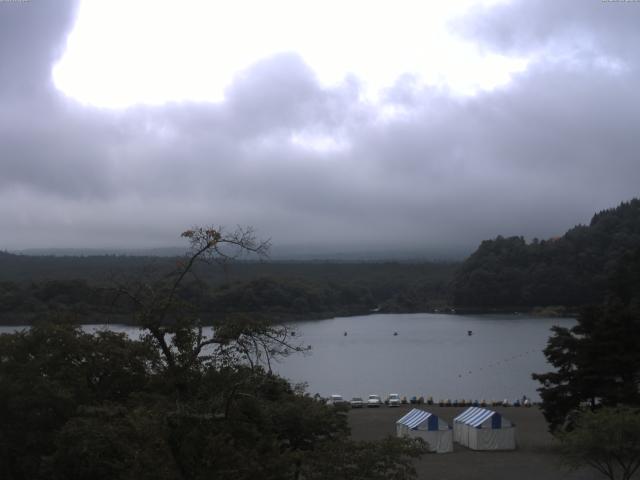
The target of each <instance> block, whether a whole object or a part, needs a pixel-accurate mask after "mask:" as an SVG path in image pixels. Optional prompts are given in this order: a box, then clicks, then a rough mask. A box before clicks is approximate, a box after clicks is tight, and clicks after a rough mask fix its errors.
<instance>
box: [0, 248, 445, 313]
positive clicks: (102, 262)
mask: <svg viewBox="0 0 640 480" xmlns="http://www.w3.org/2000/svg"><path fill="white" fill-rule="evenodd" d="M182 260H183V259H181V258H176V257H172V258H168V257H164V258H163V257H128V256H109V255H101V256H88V257H54V256H43V257H34V256H26V255H13V254H9V253H0V323H4V324H15V323H20V324H23V323H31V322H32V321H33V320H34V319H36V318H38V317H39V316H41V315H42V314H44V313H49V314H54V315H60V314H64V315H65V316H66V317H68V316H69V315H75V316H77V317H78V319H79V321H80V318H82V319H83V320H82V321H84V322H86V321H87V319H88V318H89V319H91V320H90V321H92V322H96V323H102V322H106V321H116V322H131V321H132V319H131V315H130V313H131V305H130V304H129V303H128V302H127V301H126V299H124V298H121V297H119V296H118V294H117V292H118V288H119V286H122V285H127V284H129V283H131V282H132V281H134V280H135V281H137V280H140V279H145V280H146V281H147V282H148V283H153V282H154V281H157V279H160V278H162V277H163V276H165V275H167V274H168V273H170V272H172V271H173V270H175V268H176V266H177V265H179V263H180V262H181V261H182ZM456 267H457V264H453V263H431V262H420V263H404V262H362V263H350V262H282V261H280V262H269V261H265V262H257V261H251V262H250V261H239V262H234V263H232V264H227V265H224V268H205V267H203V266H198V268H194V271H195V272H196V275H195V276H194V277H193V278H192V279H190V281H188V282H184V284H183V285H181V290H180V292H179V293H180V295H181V298H183V299H184V300H185V301H188V302H189V303H190V304H192V305H195V306H196V308H198V309H199V310H200V313H201V317H202V318H203V319H204V320H205V321H208V320H213V319H214V318H216V317H219V316H223V315H228V314H251V315H261V316H263V317H267V318H270V319H273V320H278V321H287V320H297V319H313V318H327V317H331V316H336V315H353V314H363V313H369V312H371V311H372V310H375V311H381V312H419V311H430V310H433V309H441V308H443V307H445V306H446V305H448V304H449V303H450V299H449V297H448V285H449V283H450V282H451V279H452V278H453V273H454V271H455V268H456Z"/></svg>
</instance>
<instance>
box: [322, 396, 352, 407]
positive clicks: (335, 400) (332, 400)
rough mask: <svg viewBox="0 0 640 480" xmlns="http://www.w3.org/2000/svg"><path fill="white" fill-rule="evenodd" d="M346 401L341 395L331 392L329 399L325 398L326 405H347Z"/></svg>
mask: <svg viewBox="0 0 640 480" xmlns="http://www.w3.org/2000/svg"><path fill="white" fill-rule="evenodd" d="M347 404H348V402H347V401H346V400H345V399H344V398H342V395H338V394H333V395H331V397H329V400H327V405H333V406H334V407H339V406H341V405H347Z"/></svg>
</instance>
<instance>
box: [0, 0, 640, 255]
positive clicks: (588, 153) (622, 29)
mask: <svg viewBox="0 0 640 480" xmlns="http://www.w3.org/2000/svg"><path fill="white" fill-rule="evenodd" d="M228 4H233V6H229V5H228ZM638 25H640V2H613V1H601V0H556V1H542V0H540V1H536V0H523V1H485V2H479V3H478V4H475V3H474V2H472V1H466V0H460V1H458V2H451V3H449V2H423V1H417V2H411V1H395V2H385V1H379V2H371V1H368V2H364V1H363V2H359V1H353V2H351V3H348V4H347V2H344V1H343V2H336V1H328V0H326V1H320V2H311V1H308V2H301V1H295V2H294V1H290V0H289V1H288V0H274V1H273V2H250V1H246V0H245V1H238V2H235V1H234V2H227V1H225V2H214V1H213V0H212V1H210V2H202V1H201V2H198V1H194V2H192V3H189V2H185V1H175V2H163V1H160V0H156V1H153V2H149V1H146V2H145V1H141V2H139V3H134V2H121V1H117V0H114V1H110V2H101V3H96V2H93V3H81V4H78V3H76V2H70V1H62V0H55V1H54V0H50V1H47V0H31V1H13V2H7V1H0V227H1V228H0V249H10V250H11V249H22V248H32V247H40V248H46V247H95V248H104V247H158V246H169V245H180V244H181V243H180V239H179V234H180V232H181V231H183V230H184V229H186V228H188V227H190V226H192V225H200V224H213V225H228V226H234V225H236V224H242V225H252V226H254V227H255V228H256V229H257V230H258V232H259V234H260V235H261V236H263V237H271V238H272V240H273V243H274V244H275V245H276V246H281V247H282V246H287V245H299V246H307V247H309V248H312V249H314V248H317V249H323V250H325V251H347V250H350V251H353V250H357V249H366V250H389V249H391V250H398V251H399V250H403V249H405V250H406V249H411V250H415V249H420V250H424V251H426V252H434V255H436V254H439V253H438V252H440V253H441V252H445V251H448V250H449V249H452V250H455V251H458V252H460V251H463V252H470V251H472V250H473V249H474V248H475V247H476V246H477V244H478V243H479V242H480V241H481V240H482V239H485V238H493V237H495V236H496V235H498V234H502V235H524V236H525V237H527V238H533V237H539V238H547V237H550V236H555V235H560V234H562V233H564V231H566V230H567V229H568V228H570V227H571V226H573V225H575V224H577V223H586V222H588V221H589V219H590V217H591V215H592V214H593V213H594V212H595V211H597V210H601V209H604V208H610V207H614V206H616V205H617V204H618V203H620V202H621V201H624V200H629V199H631V198H633V197H634V196H638V190H639V186H640V157H639V153H638V152H640V69H639V67H640V47H639V46H640V28H638Z"/></svg>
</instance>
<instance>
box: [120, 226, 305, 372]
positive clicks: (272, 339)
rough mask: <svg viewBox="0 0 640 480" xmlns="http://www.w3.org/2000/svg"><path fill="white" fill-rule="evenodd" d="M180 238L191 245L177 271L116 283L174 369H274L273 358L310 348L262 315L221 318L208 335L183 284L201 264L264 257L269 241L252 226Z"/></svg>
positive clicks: (202, 230)
mask: <svg viewBox="0 0 640 480" xmlns="http://www.w3.org/2000/svg"><path fill="white" fill-rule="evenodd" d="M181 236H182V237H183V238H185V239H187V240H188V241H189V246H190V248H189V251H188V252H187V253H186V254H185V256H184V258H183V259H182V260H181V261H179V262H178V264H177V267H176V269H175V270H174V271H172V272H170V273H169V274H165V275H163V276H158V277H156V278H152V279H148V280H140V279H137V280H134V281H130V282H128V283H119V284H118V285H117V287H116V292H117V296H118V297H126V298H128V299H129V300H130V301H131V303H132V305H133V307H134V311H135V315H136V319H137V321H138V323H139V324H140V326H141V327H142V329H144V330H145V331H146V332H147V336H148V338H149V339H150V340H151V341H152V342H154V343H155V344H156V345H157V347H158V348H159V349H160V351H161V352H162V356H163V358H164V360H165V362H166V366H167V368H168V369H169V370H171V371H178V372H179V371H184V369H185V368H191V367H193V366H194V364H196V363H197V362H206V361H208V362H214V361H220V362H227V363H228V362H236V361H245V362H248V364H249V365H250V366H251V367H255V366H257V365H261V366H265V367H266V368H267V369H268V370H269V371H271V366H272V359H273V358H274V357H278V356H286V355H288V354H290V353H292V352H301V351H305V350H307V349H308V347H307V348H304V347H302V346H300V345H297V344H294V343H293V342H291V341H290V338H291V335H290V332H289V329H288V328H287V327H286V326H276V325H272V324H271V323H270V322H267V321H263V320H259V319H246V318H243V317H238V318H234V319H224V320H222V321H220V320H219V321H217V322H216V324H215V325H214V328H213V334H212V335H210V336H206V335H205V334H204V331H203V325H202V322H201V321H200V315H199V313H200V312H199V311H198V309H197V307H195V306H194V305H191V304H190V303H189V302H187V301H185V300H184V299H183V298H181V297H180V288H181V287H182V286H184V282H185V281H186V280H187V279H188V278H189V277H190V276H195V275H196V272H195V269H196V266H197V265H198V264H199V263H205V264H206V263H208V264H211V263H213V264H215V265H222V266H225V267H226V266H227V265H228V264H229V262H231V261H233V260H235V259H237V258H239V257H241V256H243V255H253V256H255V257H257V258H265V257H267V255H268V252H269V247H270V241H269V240H266V241H259V240H258V239H257V238H256V235H255V232H254V230H253V229H252V228H250V227H237V228H236V230H234V231H233V232H231V233H226V232H225V231H224V229H223V228H214V227H194V228H191V229H189V230H186V231H185V232H183V233H182V235H181Z"/></svg>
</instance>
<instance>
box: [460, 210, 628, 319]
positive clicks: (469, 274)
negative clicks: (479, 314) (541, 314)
mask: <svg viewBox="0 0 640 480" xmlns="http://www.w3.org/2000/svg"><path fill="white" fill-rule="evenodd" d="M638 249H640V200H638V199H633V200H631V201H629V202H624V203H622V204H620V205H619V206H618V207H616V208H613V209H609V210H604V211H602V212H600V213H597V214H596V215H594V216H593V218H592V220H591V222H590V224H589V225H579V226H576V227H574V228H572V229H571V230H569V231H568V232H567V233H565V234H564V235H563V236H562V237H559V238H553V239H549V240H537V239H534V240H533V241H532V242H530V243H527V242H526V241H525V240H524V238H522V237H510V238H503V237H501V236H499V237H497V238H496V239H495V240H486V241H484V242H482V243H481V245H480V247H479V248H478V249H477V250H476V251H475V252H474V253H473V254H472V255H471V256H470V257H469V258H468V259H467V260H466V261H465V262H464V263H463V264H462V265H461V267H460V268H459V270H458V271H457V273H456V275H455V279H454V281H453V282H452V285H451V290H452V296H453V301H454V304H455V305H456V307H457V308H461V307H471V308H478V309H484V310H486V309H506V308H517V309H530V308H533V307H540V306H550V305H559V306H563V307H568V308H571V309H575V308H577V307H580V306H583V305H587V304H595V303H600V302H601V301H602V300H603V299H604V296H605V293H606V291H607V284H608V281H609V279H610V278H611V276H612V275H613V274H614V272H615V271H616V269H617V268H618V266H619V264H620V263H621V261H622V259H623V258H624V257H625V255H627V254H633V253H634V252H635V251H637V250H638Z"/></svg>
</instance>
